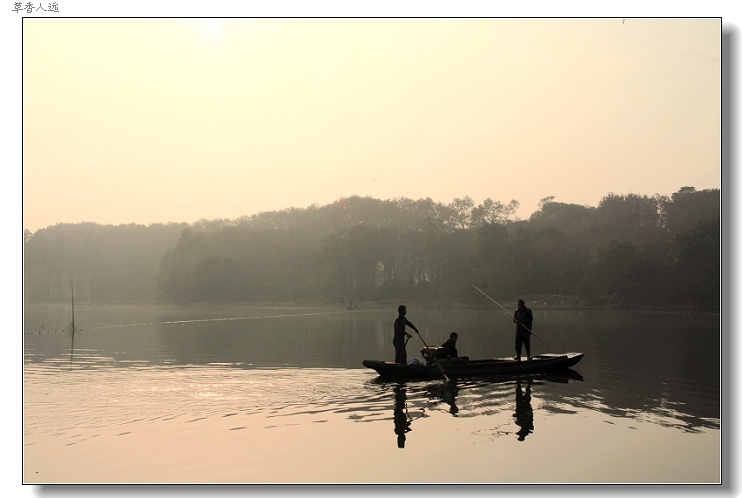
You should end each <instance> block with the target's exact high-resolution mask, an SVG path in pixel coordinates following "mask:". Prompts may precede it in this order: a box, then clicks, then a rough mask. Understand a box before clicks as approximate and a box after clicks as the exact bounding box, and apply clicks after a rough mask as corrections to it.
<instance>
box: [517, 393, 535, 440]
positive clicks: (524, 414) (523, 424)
mask: <svg viewBox="0 0 742 498" xmlns="http://www.w3.org/2000/svg"><path fill="white" fill-rule="evenodd" d="M513 417H515V423H516V425H518V427H520V430H519V431H518V432H516V434H517V435H518V441H523V440H524V439H525V438H526V436H527V435H529V434H530V433H532V432H533V408H532V407H531V379H528V383H527V384H526V390H525V392H523V389H522V388H521V386H520V379H518V381H517V384H516V387H515V413H513Z"/></svg>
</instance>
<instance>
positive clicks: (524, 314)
mask: <svg viewBox="0 0 742 498" xmlns="http://www.w3.org/2000/svg"><path fill="white" fill-rule="evenodd" d="M513 322H515V323H516V326H515V359H516V360H518V361H520V350H521V348H522V346H525V347H526V355H527V356H528V359H529V360H530V359H531V327H532V325H533V313H532V312H531V310H530V309H529V308H526V303H524V302H523V300H522V299H519V300H518V308H517V309H516V310H515V313H513Z"/></svg>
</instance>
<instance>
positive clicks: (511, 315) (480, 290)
mask: <svg viewBox="0 0 742 498" xmlns="http://www.w3.org/2000/svg"><path fill="white" fill-rule="evenodd" d="M471 286H472V287H474V288H475V289H477V290H478V291H479V292H481V293H482V294H484V296H485V297H486V298H487V299H489V300H490V301H492V302H493V303H495V304H496V305H498V306H500V308H502V310H503V311H504V312H505V313H507V314H508V315H510V317H511V318H512V319H513V320H515V315H513V314H512V313H510V312H509V311H508V310H506V309H505V308H503V307H502V305H500V303H498V302H497V301H495V300H494V299H492V298H491V297H489V296H488V295H487V294H485V293H484V291H483V290H482V289H480V288H479V287H477V286H476V285H474V284H472V285H471ZM521 325H523V324H522V323H521ZM523 328H524V329H526V330H527V331H529V332H530V333H531V334H533V335H534V336H536V339H538V340H539V341H541V342H544V340H543V339H541V338H540V337H539V336H537V335H536V334H535V333H534V332H533V330H531V329H529V328H528V327H526V326H525V325H523Z"/></svg>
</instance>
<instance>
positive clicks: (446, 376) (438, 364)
mask: <svg viewBox="0 0 742 498" xmlns="http://www.w3.org/2000/svg"><path fill="white" fill-rule="evenodd" d="M415 333H417V336H418V337H419V338H420V340H421V341H423V344H424V345H425V347H426V348H430V347H429V346H428V345H427V343H426V342H425V339H423V336H421V335H420V332H418V331H417V330H416V331H415ZM433 359H434V360H435V364H436V365H437V366H438V370H440V371H441V374H443V377H445V379H446V382H451V379H449V378H448V375H446V372H444V371H443V367H442V366H441V364H440V363H439V362H438V358H436V356H435V353H433Z"/></svg>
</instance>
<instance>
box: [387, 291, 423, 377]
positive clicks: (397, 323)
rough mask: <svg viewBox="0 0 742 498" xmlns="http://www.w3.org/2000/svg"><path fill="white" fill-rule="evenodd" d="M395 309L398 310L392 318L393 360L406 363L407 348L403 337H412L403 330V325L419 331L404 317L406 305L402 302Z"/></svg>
mask: <svg viewBox="0 0 742 498" xmlns="http://www.w3.org/2000/svg"><path fill="white" fill-rule="evenodd" d="M397 311H399V316H397V319H396V320H394V339H393V340H392V344H394V361H395V362H397V363H401V364H403V365H406V364H407V348H406V347H405V337H412V335H411V334H408V333H407V332H406V331H405V326H406V325H409V326H410V327H412V329H413V330H414V331H415V332H418V333H419V331H418V330H417V327H415V326H414V325H412V322H410V321H409V320H408V319H407V318H405V315H406V314H407V306H405V305H403V304H402V305H400V306H399V308H397Z"/></svg>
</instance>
